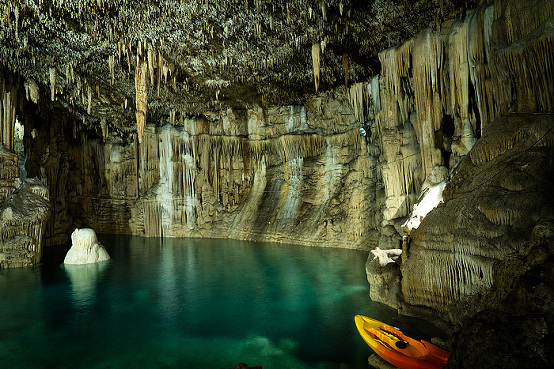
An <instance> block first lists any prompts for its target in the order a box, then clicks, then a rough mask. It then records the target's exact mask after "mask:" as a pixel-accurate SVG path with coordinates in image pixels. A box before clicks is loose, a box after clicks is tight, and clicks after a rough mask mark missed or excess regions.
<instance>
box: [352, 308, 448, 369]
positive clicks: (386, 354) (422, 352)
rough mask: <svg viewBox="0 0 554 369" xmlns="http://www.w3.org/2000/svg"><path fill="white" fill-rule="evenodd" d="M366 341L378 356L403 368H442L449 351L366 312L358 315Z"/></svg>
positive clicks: (361, 331) (358, 326) (357, 320)
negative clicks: (415, 337) (414, 336)
mask: <svg viewBox="0 0 554 369" xmlns="http://www.w3.org/2000/svg"><path fill="white" fill-rule="evenodd" d="M354 321H355V323H356V327H357V328H358V331H359V333H360V335H361V336H362V338H363V339H364V341H365V342H366V343H367V344H368V345H369V347H371V349H372V350H373V351H375V353H376V354H377V355H379V356H380V357H381V358H383V359H384V360H386V361H388V362H389V363H391V364H392V365H394V366H396V367H398V368H400V369H441V368H443V367H444V366H445V365H446V362H447V360H448V355H449V353H448V351H445V350H443V349H441V348H440V347H438V346H436V345H433V344H432V343H430V342H427V341H425V340H421V341H419V340H416V339H413V338H411V337H408V336H406V335H404V334H403V333H402V331H400V330H399V329H396V328H394V327H391V326H389V325H387V324H385V323H383V322H380V321H378V320H375V319H372V318H368V317H366V316H362V315H356V317H355V318H354Z"/></svg>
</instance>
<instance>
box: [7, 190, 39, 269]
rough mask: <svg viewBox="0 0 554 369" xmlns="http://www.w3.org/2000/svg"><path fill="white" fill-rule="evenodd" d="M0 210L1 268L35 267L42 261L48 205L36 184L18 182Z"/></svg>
mask: <svg viewBox="0 0 554 369" xmlns="http://www.w3.org/2000/svg"><path fill="white" fill-rule="evenodd" d="M17 182H18V185H17V188H16V189H15V190H14V191H13V192H12V193H11V194H10V195H9V196H8V198H7V199H6V200H5V201H4V202H2V204H1V206H0V214H1V215H0V217H1V221H0V268H17V267H24V266H32V265H36V264H37V263H39V262H40V261H41V258H42V246H43V237H44V233H45V228H46V222H47V220H48V214H49V208H50V202H49V199H48V189H47V188H46V187H45V186H44V185H43V184H42V183H41V182H40V181H38V180H30V179H29V180H24V181H21V180H19V179H18V180H17Z"/></svg>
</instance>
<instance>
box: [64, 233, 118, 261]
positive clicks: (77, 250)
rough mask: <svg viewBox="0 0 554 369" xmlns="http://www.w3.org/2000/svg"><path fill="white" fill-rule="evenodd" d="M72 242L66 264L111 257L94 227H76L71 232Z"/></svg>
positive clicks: (103, 259)
mask: <svg viewBox="0 0 554 369" xmlns="http://www.w3.org/2000/svg"><path fill="white" fill-rule="evenodd" d="M71 243H72V245H71V249H69V251H68V252H67V255H66V256H65V260H64V264H90V263H97V262H99V261H105V260H109V259H110V255H108V253H107V251H106V249H104V246H102V245H101V244H100V242H98V238H97V237H96V232H94V230H93V229H90V228H81V229H79V228H76V229H75V230H74V231H73V233H72V234H71Z"/></svg>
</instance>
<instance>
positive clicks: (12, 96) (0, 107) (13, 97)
mask: <svg viewBox="0 0 554 369" xmlns="http://www.w3.org/2000/svg"><path fill="white" fill-rule="evenodd" d="M0 98H1V99H2V101H1V102H0V129H1V135H2V136H1V142H2V144H4V146H5V147H6V148H7V149H8V150H13V148H14V129H15V113H16V109H17V103H18V101H19V97H18V96H17V86H16V85H15V84H13V83H11V81H10V80H7V79H5V78H4V75H3V74H2V71H0Z"/></svg>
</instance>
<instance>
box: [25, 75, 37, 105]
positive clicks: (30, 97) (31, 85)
mask: <svg viewBox="0 0 554 369" xmlns="http://www.w3.org/2000/svg"><path fill="white" fill-rule="evenodd" d="M24 87H25V97H26V98H27V101H32V102H33V103H35V104H38V100H39V98H40V91H39V87H38V84H37V83H36V82H35V81H34V80H32V79H26V80H25V83H24Z"/></svg>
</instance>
